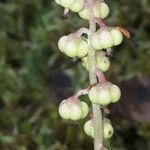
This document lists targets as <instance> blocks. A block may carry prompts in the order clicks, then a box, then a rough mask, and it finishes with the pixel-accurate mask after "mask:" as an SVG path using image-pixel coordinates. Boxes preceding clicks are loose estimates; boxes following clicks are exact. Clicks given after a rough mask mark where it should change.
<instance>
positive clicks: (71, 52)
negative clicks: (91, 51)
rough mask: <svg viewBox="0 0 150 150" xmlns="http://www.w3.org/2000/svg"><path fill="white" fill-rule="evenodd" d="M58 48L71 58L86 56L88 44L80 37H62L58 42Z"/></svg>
mask: <svg viewBox="0 0 150 150" xmlns="http://www.w3.org/2000/svg"><path fill="white" fill-rule="evenodd" d="M58 48H59V50H60V51H61V52H63V53H65V54H66V55H67V56H69V57H71V58H74V57H84V56H86V55H87V54H88V43H87V41H86V40H84V39H83V38H82V37H71V36H63V37H61V38H60V40H59V41H58Z"/></svg>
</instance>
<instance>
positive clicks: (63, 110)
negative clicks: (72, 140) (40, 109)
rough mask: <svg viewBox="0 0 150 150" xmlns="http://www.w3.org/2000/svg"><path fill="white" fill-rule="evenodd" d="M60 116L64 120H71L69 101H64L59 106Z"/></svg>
mask: <svg viewBox="0 0 150 150" xmlns="http://www.w3.org/2000/svg"><path fill="white" fill-rule="evenodd" d="M59 115H60V116H61V117H62V118H63V119H70V104H69V103H68V101H67V100H63V101H62V102H61V103H60V105H59Z"/></svg>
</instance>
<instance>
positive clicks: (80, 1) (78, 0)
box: [70, 0, 84, 12]
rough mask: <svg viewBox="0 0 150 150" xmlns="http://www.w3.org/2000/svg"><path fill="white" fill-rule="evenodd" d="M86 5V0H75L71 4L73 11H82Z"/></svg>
mask: <svg viewBox="0 0 150 150" xmlns="http://www.w3.org/2000/svg"><path fill="white" fill-rule="evenodd" d="M83 7H84V0H75V1H74V3H73V4H72V5H71V6H70V10H71V11H73V12H80V11H81V10H82V9H83Z"/></svg>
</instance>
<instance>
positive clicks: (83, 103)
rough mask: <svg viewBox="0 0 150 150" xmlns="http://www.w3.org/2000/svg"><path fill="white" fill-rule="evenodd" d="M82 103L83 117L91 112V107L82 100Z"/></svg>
mask: <svg viewBox="0 0 150 150" xmlns="http://www.w3.org/2000/svg"><path fill="white" fill-rule="evenodd" d="M81 105H82V118H85V117H86V116H87V115H88V113H89V107H88V105H87V104H86V103H85V102H81Z"/></svg>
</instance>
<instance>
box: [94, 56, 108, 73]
mask: <svg viewBox="0 0 150 150" xmlns="http://www.w3.org/2000/svg"><path fill="white" fill-rule="evenodd" d="M96 68H97V69H100V70H101V71H102V72H106V71H108V69H109V68H110V60H109V58H108V57H106V56H105V55H101V56H100V55H98V56H97V57H96Z"/></svg>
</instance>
